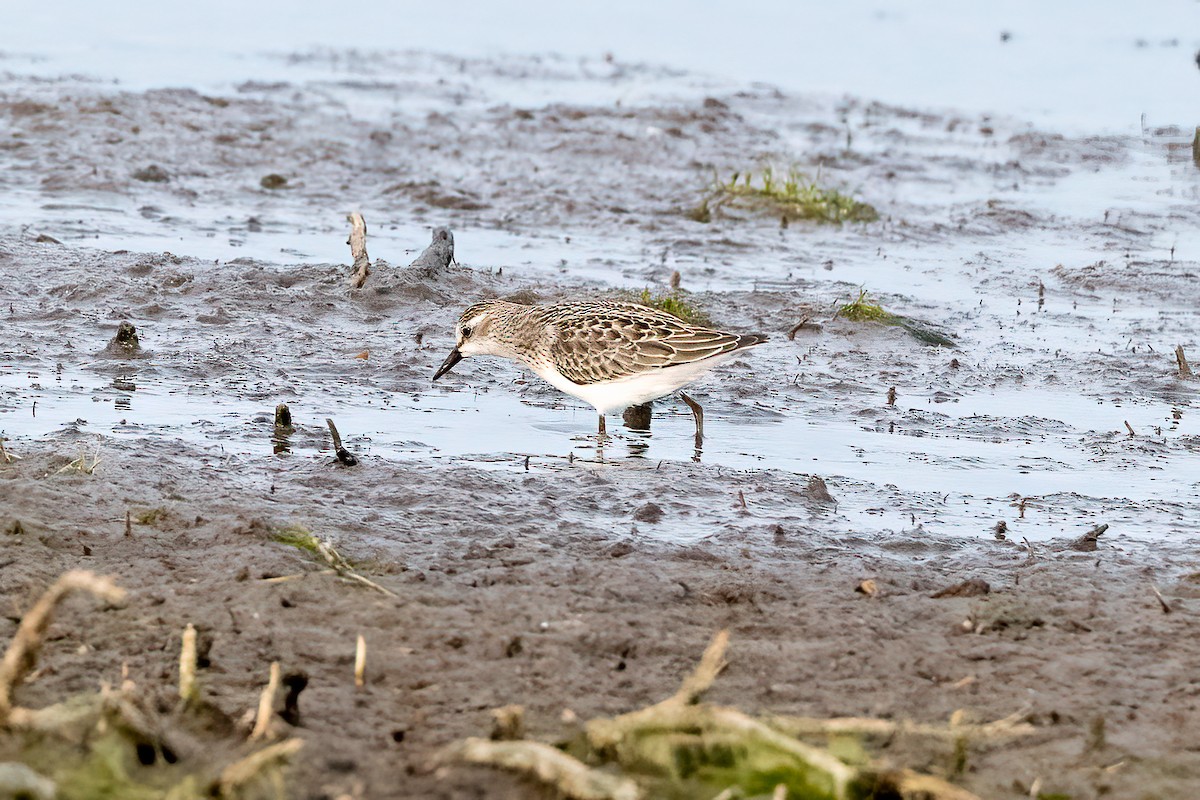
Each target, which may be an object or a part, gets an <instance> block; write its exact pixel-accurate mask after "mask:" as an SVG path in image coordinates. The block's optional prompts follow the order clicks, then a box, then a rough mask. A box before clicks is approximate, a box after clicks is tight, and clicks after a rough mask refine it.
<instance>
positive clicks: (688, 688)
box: [663, 628, 729, 705]
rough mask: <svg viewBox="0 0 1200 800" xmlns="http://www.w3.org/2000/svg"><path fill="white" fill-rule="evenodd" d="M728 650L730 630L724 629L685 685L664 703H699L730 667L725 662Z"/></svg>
mask: <svg viewBox="0 0 1200 800" xmlns="http://www.w3.org/2000/svg"><path fill="white" fill-rule="evenodd" d="M727 649H729V629H728V628H723V629H721V630H719V631H717V633H716V635H715V636H713V638H712V641H710V642H709V643H708V647H706V648H705V649H704V655H702V656H700V663H699V664H697V665H696V668H695V669H694V670H692V674H691V675H688V676H687V677H686V678H684V680H683V683H682V684H681V685H680V686H679V691H677V692H675V694H674V695H672V696H671V697H670V698H668V699H667V700H664V701H663V702H666V703H678V704H680V705H691V704H693V703H695V702H697V701H698V700H699V699H700V696H701V695H703V694H704V693H705V692H707V691H708V689H709V687H710V686H712V685H713V682H714V681H715V680H716V679H717V676H718V675H720V674H721V671H722V670H723V669H725V667H726V666H727V665H728V662H727V661H726V660H725V651H726V650H727Z"/></svg>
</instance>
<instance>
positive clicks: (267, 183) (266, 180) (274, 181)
mask: <svg viewBox="0 0 1200 800" xmlns="http://www.w3.org/2000/svg"><path fill="white" fill-rule="evenodd" d="M258 185H259V186H261V187H262V188H264V189H269V190H275V189H282V188H284V187H285V186H287V185H288V179H287V178H285V177H283V176H282V175H280V174H278V173H275V172H272V173H270V174H269V175H264V176H263V177H262V179H261V180H259V182H258Z"/></svg>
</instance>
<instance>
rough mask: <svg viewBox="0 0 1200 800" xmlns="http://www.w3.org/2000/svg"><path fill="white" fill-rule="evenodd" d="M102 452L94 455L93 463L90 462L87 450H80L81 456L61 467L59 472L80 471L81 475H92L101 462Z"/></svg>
mask: <svg viewBox="0 0 1200 800" xmlns="http://www.w3.org/2000/svg"><path fill="white" fill-rule="evenodd" d="M100 460H101V459H100V453H99V452H97V453H96V454H95V455H93V456H92V463H91V464H89V463H88V454H87V451H86V450H83V451H80V453H79V458H77V459H75V460H74V461H71V462H70V463H68V464H67V465H66V466H64V467H62V468H61V469H59V471H58V474H59V475H61V474H63V473H64V472H78V473H79V474H80V475H91V474H92V473H93V472H95V471H96V467H97V466H99V464H100Z"/></svg>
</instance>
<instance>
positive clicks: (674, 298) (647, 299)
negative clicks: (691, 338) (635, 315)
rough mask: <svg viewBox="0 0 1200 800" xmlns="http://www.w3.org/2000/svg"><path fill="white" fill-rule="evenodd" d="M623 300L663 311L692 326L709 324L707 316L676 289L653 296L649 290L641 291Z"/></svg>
mask: <svg viewBox="0 0 1200 800" xmlns="http://www.w3.org/2000/svg"><path fill="white" fill-rule="evenodd" d="M624 299H628V300H629V301H630V302H633V303H640V304H642V305H644V306H650V308H657V309H658V310H659V311H665V312H667V313H668V314H674V315H675V316H677V317H679V318H680V319H681V320H683V321H684V322H687V323H690V324H692V325H709V324H711V323H710V321H709V319H708V315H707V314H705V313H704V311H703V310H701V309H700V308H699V307H698V306H696V305H695V304H694V303H690V302H688V300H687V298H686V297H685V296H684V293H683V292H682V291H680V290H678V289H676V290H674V291H667V292H661V293H659V294H655V293H654V292H651V291H650V290H649V289H642V291H640V292H637V293H636V294H634V293H631V294H628V295H627V296H626V297H625V298H624Z"/></svg>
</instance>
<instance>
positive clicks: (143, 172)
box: [133, 164, 171, 183]
mask: <svg viewBox="0 0 1200 800" xmlns="http://www.w3.org/2000/svg"><path fill="white" fill-rule="evenodd" d="M133 179H134V180H138V181H142V182H143V183H168V182H169V181H170V180H171V176H170V175H169V174H168V173H167V171H166V170H165V169H163V168H162V167H160V166H158V165H157V164H151V165H150V166H148V167H143V168H141V169H137V170H134V172H133Z"/></svg>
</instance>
